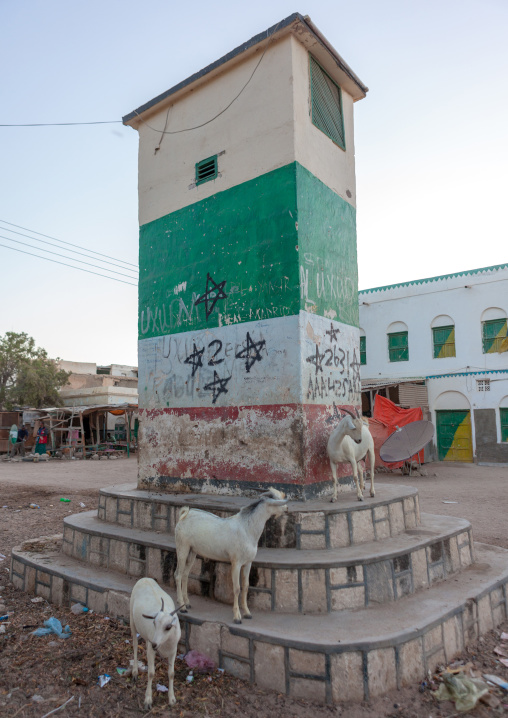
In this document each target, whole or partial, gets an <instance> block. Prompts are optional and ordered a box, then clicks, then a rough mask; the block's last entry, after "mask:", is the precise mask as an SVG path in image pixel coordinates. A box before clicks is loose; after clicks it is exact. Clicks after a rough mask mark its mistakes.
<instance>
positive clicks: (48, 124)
mask: <svg viewBox="0 0 508 718" xmlns="http://www.w3.org/2000/svg"><path fill="white" fill-rule="evenodd" d="M121 122H122V120H104V121H99V122H30V123H27V124H20V125H18V124H12V125H5V124H0V127H69V126H71V125H117V124H120V123H121Z"/></svg>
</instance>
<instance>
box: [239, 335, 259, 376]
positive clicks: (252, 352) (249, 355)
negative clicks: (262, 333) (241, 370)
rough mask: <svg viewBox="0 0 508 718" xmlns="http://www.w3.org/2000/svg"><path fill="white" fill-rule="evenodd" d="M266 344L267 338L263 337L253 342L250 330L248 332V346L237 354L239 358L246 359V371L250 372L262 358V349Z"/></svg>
mask: <svg viewBox="0 0 508 718" xmlns="http://www.w3.org/2000/svg"><path fill="white" fill-rule="evenodd" d="M265 344H266V341H265V339H261V340H260V341H259V342H253V341H252V339H251V336H250V334H249V332H247V346H246V347H245V348H244V349H242V350H241V351H240V352H238V354H235V356H236V358H237V359H245V371H246V372H247V373H248V372H250V370H251V368H252V367H253V366H254V364H255V363H256V362H257V361H261V360H262V358H263V357H262V356H261V349H263V347H264V346H265Z"/></svg>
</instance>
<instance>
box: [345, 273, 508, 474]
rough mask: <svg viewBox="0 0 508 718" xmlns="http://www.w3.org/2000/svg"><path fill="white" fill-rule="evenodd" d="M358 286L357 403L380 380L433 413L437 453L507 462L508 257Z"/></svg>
mask: <svg viewBox="0 0 508 718" xmlns="http://www.w3.org/2000/svg"><path fill="white" fill-rule="evenodd" d="M358 296H359V303H360V349H361V362H362V367H361V375H362V390H363V392H364V394H363V400H364V410H369V409H370V408H371V402H372V400H373V396H374V394H375V393H376V392H377V391H379V390H382V391H383V393H384V394H385V395H386V396H388V397H389V398H391V399H392V400H393V401H395V402H396V403H398V404H400V405H402V406H418V405H419V406H422V407H423V408H424V412H425V410H427V411H428V412H429V413H430V416H429V415H428V414H427V417H428V418H430V419H431V421H432V422H433V424H434V427H435V429H436V442H435V445H434V447H433V452H434V454H433V455H434V457H435V458H437V459H439V460H448V461H474V460H476V461H479V462H484V463H488V462H503V463H504V462H508V338H507V317H508V264H502V265H497V266H494V267H486V268H482V269H473V270H470V271H466V272H458V273H456V274H448V275H445V276H442V277H431V278H429V279H420V280H417V281H414V282H403V283H401V284H394V285H391V286H386V287H375V288H373V289H364V290H362V291H360V292H359V295H358ZM431 455H432V452H431Z"/></svg>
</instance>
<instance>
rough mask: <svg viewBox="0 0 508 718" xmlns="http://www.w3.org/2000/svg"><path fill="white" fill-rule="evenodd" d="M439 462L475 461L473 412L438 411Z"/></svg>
mask: <svg viewBox="0 0 508 718" xmlns="http://www.w3.org/2000/svg"><path fill="white" fill-rule="evenodd" d="M436 423H437V452H438V459H439V461H469V462H471V461H473V439H472V435H471V412H470V411H469V410H466V409H463V410H461V411H436Z"/></svg>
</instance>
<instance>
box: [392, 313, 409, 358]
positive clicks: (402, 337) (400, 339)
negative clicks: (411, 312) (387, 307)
mask: <svg viewBox="0 0 508 718" xmlns="http://www.w3.org/2000/svg"><path fill="white" fill-rule="evenodd" d="M387 336H388V359H389V361H391V362H395V361H409V339H408V331H407V324H404V322H393V323H392V324H390V326H389V327H388V334H387Z"/></svg>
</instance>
